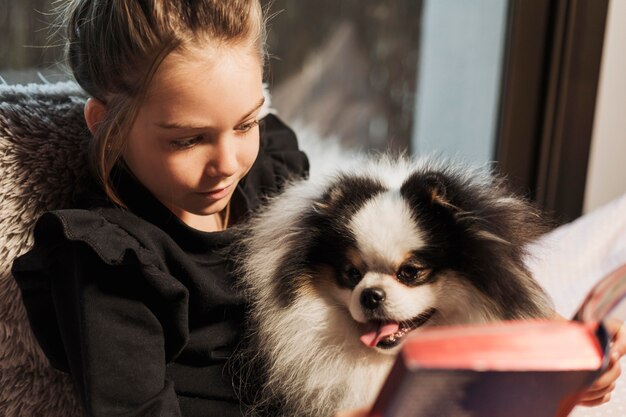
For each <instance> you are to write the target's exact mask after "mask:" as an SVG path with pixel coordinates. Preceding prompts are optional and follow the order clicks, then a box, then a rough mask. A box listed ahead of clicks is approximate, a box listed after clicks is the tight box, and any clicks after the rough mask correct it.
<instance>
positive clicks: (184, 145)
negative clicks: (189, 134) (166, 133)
mask: <svg viewBox="0 0 626 417" xmlns="http://www.w3.org/2000/svg"><path fill="white" fill-rule="evenodd" d="M201 140H202V136H196V137H193V138H187V139H180V140H173V141H171V142H170V145H171V147H172V148H174V149H189V148H191V147H192V146H194V145H195V144H196V143H198V142H200V141H201Z"/></svg>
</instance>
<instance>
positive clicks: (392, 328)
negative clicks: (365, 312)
mask: <svg viewBox="0 0 626 417" xmlns="http://www.w3.org/2000/svg"><path fill="white" fill-rule="evenodd" d="M398 330H400V325H399V324H398V323H396V322H392V323H382V324H381V323H371V325H370V326H369V329H368V330H367V331H366V332H365V333H363V334H362V335H361V342H363V343H364V344H365V346H369V347H375V346H376V345H377V344H378V342H380V341H381V340H382V339H384V338H385V337H387V336H390V335H392V334H394V333H397V332H398Z"/></svg>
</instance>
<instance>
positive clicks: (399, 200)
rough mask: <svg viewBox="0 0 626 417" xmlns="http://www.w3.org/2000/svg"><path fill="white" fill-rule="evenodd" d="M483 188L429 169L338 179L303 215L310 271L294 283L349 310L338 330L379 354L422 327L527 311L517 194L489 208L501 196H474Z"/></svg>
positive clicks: (530, 298)
mask: <svg viewBox="0 0 626 417" xmlns="http://www.w3.org/2000/svg"><path fill="white" fill-rule="evenodd" d="M485 193H486V192H485V190H483V189H481V188H480V187H479V188H476V187H474V189H472V188H471V187H470V188H467V189H465V188H463V184H462V183H460V181H459V180H458V179H455V178H453V177H449V176H446V175H445V174H444V173H435V172H427V173H414V174H413V175H411V176H409V177H408V178H407V179H406V180H405V181H404V182H403V184H402V186H401V187H399V188H395V189H394V188H388V187H387V186H385V185H383V184H382V183H380V182H378V181H376V180H373V179H371V178H367V177H350V176H345V177H342V178H340V179H338V180H337V181H336V182H335V183H333V184H332V185H331V186H330V187H329V188H328V189H327V190H326V192H325V193H324V195H323V196H322V198H321V199H319V200H318V201H316V202H315V207H314V210H313V211H312V212H311V213H310V214H309V215H308V216H307V218H306V219H305V222H307V223H308V225H307V227H308V230H310V231H311V232H312V235H313V237H312V238H311V241H310V242H311V244H310V245H309V248H308V251H307V253H306V255H305V257H306V260H305V263H306V265H307V268H308V269H309V270H310V271H311V273H310V274H307V276H309V277H310V280H309V281H308V282H304V283H300V284H301V285H300V286H299V288H300V289H302V288H305V289H306V288H307V287H309V286H310V287H313V288H314V289H315V293H316V294H318V295H319V296H321V297H323V298H325V299H327V300H328V302H329V304H331V305H335V306H338V307H339V310H340V311H343V312H344V313H345V314H346V315H349V319H350V320H349V321H348V322H349V323H351V326H348V327H351V328H350V330H348V331H346V336H347V337H349V338H352V339H357V340H358V339H360V342H362V344H363V345H365V346H367V347H369V348H373V349H376V350H378V351H380V352H384V353H395V351H396V350H397V348H399V346H400V345H401V342H402V340H403V338H404V337H405V336H406V335H407V334H408V333H410V332H411V331H414V330H416V329H418V328H420V327H423V326H433V325H443V324H463V323H475V322H484V321H490V320H495V319H503V318H513V317H516V316H517V315H520V314H521V313H520V311H523V310H524V309H526V308H529V310H532V308H530V307H532V304H533V303H534V300H533V295H532V294H531V292H532V291H534V290H535V289H534V288H529V287H528V285H529V284H528V283H527V282H524V280H525V278H526V274H525V267H524V265H523V262H522V259H521V258H522V256H521V252H522V251H523V249H522V248H520V247H518V246H520V245H521V243H522V241H525V240H527V239H528V237H527V236H526V234H524V233H523V232H522V230H521V229H519V230H514V229H516V228H517V227H518V223H517V222H523V221H524V219H523V218H519V219H515V218H514V216H516V215H517V214H518V213H519V212H520V207H518V206H517V205H519V204H521V203H520V201H517V200H507V201H500V202H499V203H501V204H502V207H500V208H499V209H496V208H494V205H497V204H496V199H497V198H501V199H507V198H509V197H505V196H502V195H491V196H489V199H488V201H481V199H484V198H485V196H486V195H487V194H485ZM507 205H508V206H510V207H506V206H507ZM524 209H529V207H524ZM494 210H499V211H500V212H502V211H505V212H507V213H504V214H503V213H500V214H499V215H498V216H495V214H494V213H495V211H494ZM522 211H523V210H522ZM477 216H478V217H477ZM484 216H495V217H493V218H491V219H486V218H484ZM512 216H513V217H512ZM530 226H531V225H529V227H530ZM529 230H530V229H529ZM302 293H310V291H308V290H304V291H302Z"/></svg>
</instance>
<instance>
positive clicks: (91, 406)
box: [12, 115, 308, 417]
mask: <svg viewBox="0 0 626 417" xmlns="http://www.w3.org/2000/svg"><path fill="white" fill-rule="evenodd" d="M261 126H262V127H261V149H260V152H259V156H258V158H257V160H256V162H255V163H254V165H253V167H252V168H251V170H250V172H249V173H248V175H247V176H246V178H244V179H243V180H242V181H241V182H240V183H239V185H238V187H237V190H236V191H235V194H234V195H233V199H234V200H233V211H232V212H231V216H234V217H235V218H237V219H239V220H242V219H243V218H245V216H246V214H247V213H249V212H250V211H253V210H254V209H255V208H256V207H257V206H258V205H259V204H260V202H261V201H262V199H263V198H264V197H265V196H268V195H271V194H273V193H276V192H277V191H279V190H280V188H281V185H282V184H283V182H284V181H285V179H287V178H293V177H302V176H305V175H306V173H307V170H308V161H307V159H306V156H305V155H304V154H303V153H302V152H300V151H299V150H298V147H297V143H296V138H295V135H294V134H293V132H292V131H291V130H290V129H289V128H287V127H286V126H285V125H284V124H283V123H282V122H281V121H280V120H279V119H278V118H276V117H275V116H272V115H270V116H267V117H266V118H265V119H264V120H263V121H262V124H261ZM115 179H116V184H118V185H117V191H118V193H119V195H120V196H121V198H122V200H123V201H124V202H125V203H126V204H127V206H128V209H129V210H123V209H119V208H115V207H113V206H112V205H111V204H110V203H109V202H108V200H107V199H106V198H105V197H104V195H103V193H102V192H101V191H99V190H98V191H95V192H94V190H92V192H90V193H88V194H86V195H83V196H82V197H81V198H80V199H79V202H77V207H78V208H73V209H67V210H59V211H54V212H49V213H46V214H44V215H43V216H42V217H41V218H40V219H39V221H38V222H37V225H36V227H35V245H34V247H33V249H32V250H31V251H30V252H28V253H26V254H25V255H23V256H21V257H19V258H18V259H17V260H16V261H15V263H14V265H13V270H12V272H13V275H14V277H15V279H16V281H17V283H18V284H19V286H20V288H21V290H22V296H23V299H24V304H25V306H26V309H27V312H28V316H29V319H30V322H31V326H32V329H33V331H34V333H35V336H36V337H37V339H38V341H39V343H40V344H41V346H42V348H43V350H44V351H45V353H46V355H47V356H48V358H49V359H50V362H51V363H52V365H53V366H55V367H56V368H59V369H61V370H64V371H67V372H70V373H71V374H72V377H73V380H74V382H75V385H76V387H77V389H78V391H79V394H80V396H81V400H82V402H83V404H84V405H85V408H86V410H87V413H88V414H89V415H94V416H117V415H120V416H121V415H123V416H144V415H145V416H180V415H182V416H188V417H192V416H193V417H195V416H198V417H199V416H216V417H228V416H241V413H242V410H241V407H240V405H239V402H238V401H237V400H236V398H235V394H234V390H233V387H232V382H231V377H230V376H229V374H228V369H227V367H225V366H224V365H225V363H226V360H227V358H228V357H229V355H230V354H231V352H232V350H233V348H234V346H235V345H236V343H237V342H238V341H239V337H240V332H241V326H242V318H243V314H244V300H243V299H242V297H241V296H240V295H239V294H238V293H237V291H236V290H235V289H234V286H233V282H234V281H233V277H232V276H231V274H230V273H229V271H230V268H231V266H232V265H231V264H230V262H229V260H228V259H226V257H225V256H224V249H225V248H226V247H227V246H228V245H229V244H230V243H231V242H232V240H233V237H234V233H233V232H232V230H226V231H224V232H216V233H206V232H201V231H198V230H195V229H192V228H189V227H188V226H186V225H185V224H184V223H183V222H181V221H180V220H179V219H178V218H177V217H176V216H174V215H173V214H172V213H171V212H170V211H169V210H168V209H167V208H165V207H164V206H163V205H162V204H161V203H160V202H159V201H158V200H156V199H155V198H154V197H153V196H152V195H151V194H150V192H149V191H147V190H146V189H145V188H144V187H143V186H142V185H141V184H139V183H138V182H136V181H135V180H133V178H132V176H131V175H129V174H128V173H125V172H124V171H123V170H121V169H120V170H116V178H115ZM235 209H236V210H235Z"/></svg>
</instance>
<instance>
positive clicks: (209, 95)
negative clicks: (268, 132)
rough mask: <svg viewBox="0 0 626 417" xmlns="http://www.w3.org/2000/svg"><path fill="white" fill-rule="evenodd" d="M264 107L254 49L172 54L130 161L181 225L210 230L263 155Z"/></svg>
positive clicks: (134, 133) (140, 122)
mask: <svg viewBox="0 0 626 417" xmlns="http://www.w3.org/2000/svg"><path fill="white" fill-rule="evenodd" d="M262 104H263V94H262V66H261V62H260V59H259V57H258V54H257V53H256V52H255V51H254V50H252V48H250V47H246V46H243V45H242V46H227V47H222V48H205V49H199V48H196V49H188V50H185V51H184V52H173V53H172V54H170V55H169V56H168V57H166V58H165V60H164V61H163V63H162V64H161V66H160V67H159V69H158V70H157V72H156V73H155V76H154V79H153V80H152V83H151V85H150V89H149V91H148V94H147V96H146V99H145V102H144V103H143V104H142V106H141V108H140V110H139V113H138V115H137V118H136V120H135V122H134V124H133V127H132V129H131V131H130V134H129V137H128V141H127V146H126V149H125V150H124V153H123V157H124V160H125V161H126V163H127V165H128V166H129V168H130V170H131V171H132V172H133V173H134V174H135V176H136V177H137V178H138V179H139V181H141V183H142V184H143V185H144V186H145V187H146V188H148V190H150V191H151V192H152V194H154V196H155V197H156V198H157V199H159V201H161V202H162V203H163V204H164V205H165V206H166V207H168V208H169V209H170V210H171V211H172V212H173V213H174V214H175V215H176V216H178V217H179V218H180V219H181V220H182V221H183V222H185V223H186V224H187V225H189V226H191V227H194V228H196V229H199V230H212V229H214V225H215V216H217V215H219V212H220V211H222V210H223V209H224V208H225V207H226V206H227V204H228V202H229V201H230V199H231V197H232V195H233V192H234V190H235V187H236V186H237V184H238V182H239V181H240V180H241V178H242V177H244V176H245V175H246V174H247V172H248V171H249V170H250V168H251V166H252V164H253V163H254V161H255V159H256V157H257V154H258V151H259V129H258V120H257V116H258V113H259V110H260V107H261V105H262ZM212 225H213V226H212Z"/></svg>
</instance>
